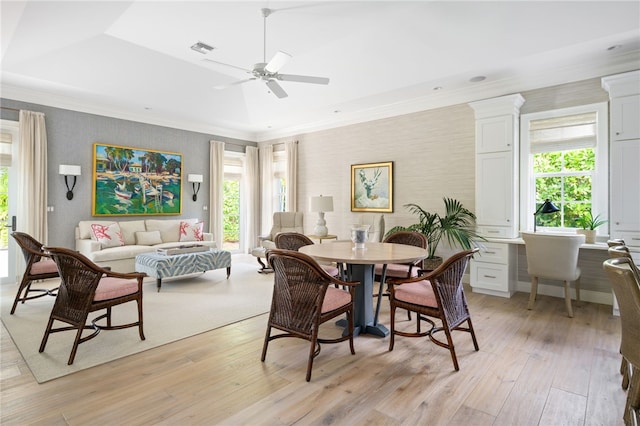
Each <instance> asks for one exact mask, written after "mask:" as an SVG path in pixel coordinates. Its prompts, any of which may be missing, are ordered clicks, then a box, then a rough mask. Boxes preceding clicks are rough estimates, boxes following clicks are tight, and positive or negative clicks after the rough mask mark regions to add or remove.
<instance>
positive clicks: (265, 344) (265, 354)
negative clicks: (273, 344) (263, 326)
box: [260, 325, 271, 362]
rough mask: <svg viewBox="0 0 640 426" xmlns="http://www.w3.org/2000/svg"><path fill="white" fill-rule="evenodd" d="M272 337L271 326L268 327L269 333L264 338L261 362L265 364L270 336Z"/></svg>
mask: <svg viewBox="0 0 640 426" xmlns="http://www.w3.org/2000/svg"><path fill="white" fill-rule="evenodd" d="M270 335H271V326H270V325H269V326H267V333H266V334H265V336H264V344H263V345H262V357H261V358H260V360H261V361H262V362H264V360H265V359H266V358H267V347H268V346H269V336H270Z"/></svg>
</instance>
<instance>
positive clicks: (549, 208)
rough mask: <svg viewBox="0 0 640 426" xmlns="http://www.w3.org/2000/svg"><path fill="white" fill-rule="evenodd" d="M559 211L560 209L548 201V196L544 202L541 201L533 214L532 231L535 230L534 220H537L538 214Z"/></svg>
mask: <svg viewBox="0 0 640 426" xmlns="http://www.w3.org/2000/svg"><path fill="white" fill-rule="evenodd" d="M559 211H560V209H559V208H557V207H556V206H555V204H553V203H552V202H551V201H549V199H548V198H547V199H546V200H544V203H542V205H541V206H540V207H538V210H536V212H535V213H534V214H533V232H536V222H537V221H538V220H537V216H538V215H539V214H547V213H555V212H559Z"/></svg>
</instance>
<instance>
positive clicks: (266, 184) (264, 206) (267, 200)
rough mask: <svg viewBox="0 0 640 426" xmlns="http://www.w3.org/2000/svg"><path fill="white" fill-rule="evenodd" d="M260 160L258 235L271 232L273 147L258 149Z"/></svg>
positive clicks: (267, 146)
mask: <svg viewBox="0 0 640 426" xmlns="http://www.w3.org/2000/svg"><path fill="white" fill-rule="evenodd" d="M258 153H259V160H260V173H261V175H262V176H261V178H260V203H261V206H260V211H261V212H262V214H261V217H260V235H266V234H267V233H268V232H269V231H270V230H271V225H272V223H271V222H272V220H273V145H265V146H261V147H260V148H259V151H258Z"/></svg>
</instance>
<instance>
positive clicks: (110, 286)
mask: <svg viewBox="0 0 640 426" xmlns="http://www.w3.org/2000/svg"><path fill="white" fill-rule="evenodd" d="M137 291H138V280H135V279H124V278H114V277H104V278H102V279H101V280H100V282H99V283H98V288H96V294H95V296H94V297H93V300H94V301H96V302H99V301H101V300H109V299H115V298H116V297H122V296H127V295H129V294H133V293H135V292H137Z"/></svg>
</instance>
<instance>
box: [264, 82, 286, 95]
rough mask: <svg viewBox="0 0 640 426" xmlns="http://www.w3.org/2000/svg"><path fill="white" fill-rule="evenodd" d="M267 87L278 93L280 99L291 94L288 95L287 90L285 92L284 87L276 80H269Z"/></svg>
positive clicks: (275, 93)
mask: <svg viewBox="0 0 640 426" xmlns="http://www.w3.org/2000/svg"><path fill="white" fill-rule="evenodd" d="M267 87H268V88H269V89H271V91H272V92H273V94H274V95H276V96H277V97H278V98H280V99H282V98H286V97H287V96H289V95H287V92H285V91H284V89H283V88H282V87H281V86H280V85H279V84H278V82H277V81H275V80H269V81H267Z"/></svg>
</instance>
